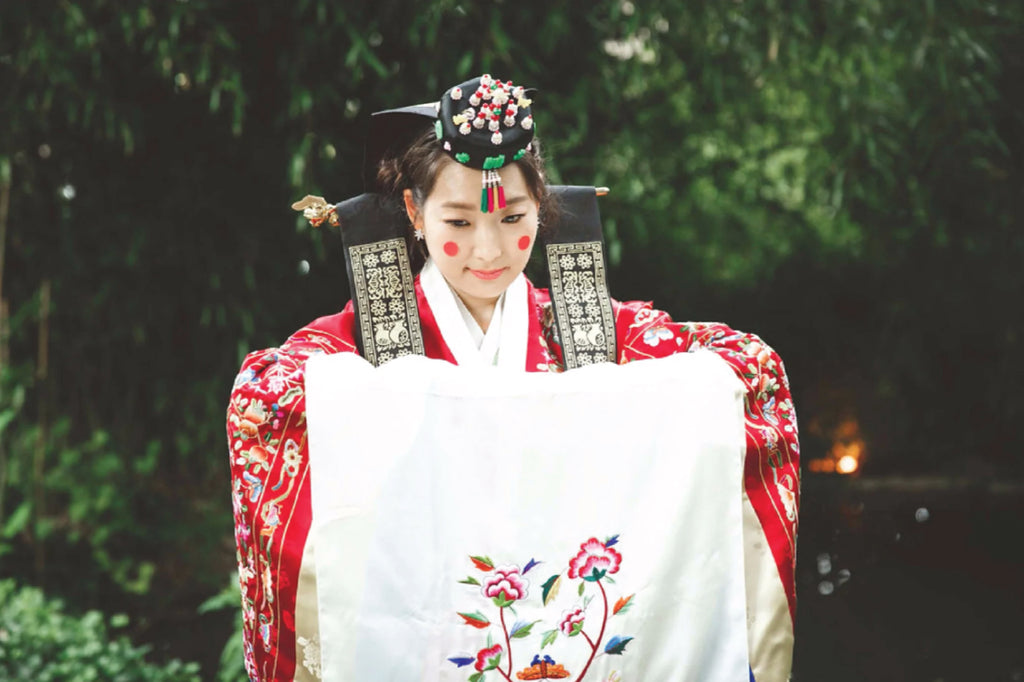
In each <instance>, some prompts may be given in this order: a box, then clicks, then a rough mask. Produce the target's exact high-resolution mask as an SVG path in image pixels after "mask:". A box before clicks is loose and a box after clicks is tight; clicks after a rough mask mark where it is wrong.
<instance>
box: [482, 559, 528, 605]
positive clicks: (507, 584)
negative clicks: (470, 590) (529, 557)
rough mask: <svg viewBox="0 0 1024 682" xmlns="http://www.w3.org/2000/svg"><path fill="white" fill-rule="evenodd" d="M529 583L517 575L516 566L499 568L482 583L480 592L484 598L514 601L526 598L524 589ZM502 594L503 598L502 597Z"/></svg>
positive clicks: (517, 568) (517, 569)
mask: <svg viewBox="0 0 1024 682" xmlns="http://www.w3.org/2000/svg"><path fill="white" fill-rule="evenodd" d="M529 586H530V581H529V580H527V579H526V578H524V577H523V576H521V575H520V574H519V567H518V566H501V567H500V568H496V569H494V572H493V573H491V575H490V576H488V577H487V580H485V581H484V584H483V587H481V588H480V591H481V592H483V594H484V596H485V597H491V598H495V597H497V598H499V599H504V600H505V601H509V600H511V601H515V600H516V599H523V598H525V597H526V588H528V587H529ZM502 592H504V593H505V596H504V597H502V596H501V595H502Z"/></svg>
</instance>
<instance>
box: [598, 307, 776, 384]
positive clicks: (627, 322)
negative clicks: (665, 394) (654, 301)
mask: <svg viewBox="0 0 1024 682" xmlns="http://www.w3.org/2000/svg"><path fill="white" fill-rule="evenodd" d="M613 309H614V311H615V326H616V330H617V332H618V337H619V338H618V341H619V353H620V362H630V361H632V360H640V359H644V358H657V357H665V356H666V355H671V354H673V353H680V352H690V351H695V350H698V349H706V350H710V351H712V352H714V353H716V354H717V355H718V356H719V357H721V358H722V359H723V360H725V361H726V362H728V363H729V365H730V366H731V367H732V368H733V369H734V370H735V371H736V373H737V375H739V376H740V378H741V379H744V381H745V383H747V384H748V385H749V384H750V383H751V381H752V380H753V379H754V378H755V377H757V379H758V382H759V383H760V381H761V380H762V377H767V378H764V379H763V381H764V383H765V386H764V387H761V386H758V387H757V388H758V390H757V391H756V392H757V393H760V392H761V391H762V390H763V389H768V388H769V387H770V386H771V385H772V384H776V385H777V384H779V383H788V380H787V379H786V375H785V371H784V369H783V366H782V359H781V358H780V357H779V355H778V353H776V352H775V350H774V349H773V348H772V347H771V346H769V345H768V344H767V343H766V342H765V341H764V340H763V339H762V338H761V337H760V336H758V335H757V334H753V333H750V332H743V331H739V330H737V329H733V328H732V327H730V326H729V325H727V324H723V323H721V322H676V321H674V320H673V319H672V318H671V316H669V314H668V313H666V312H664V311H662V310H658V309H656V308H654V307H653V306H652V305H651V303H650V302H649V301H624V302H619V301H615V302H613Z"/></svg>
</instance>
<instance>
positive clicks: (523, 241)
mask: <svg viewBox="0 0 1024 682" xmlns="http://www.w3.org/2000/svg"><path fill="white" fill-rule="evenodd" d="M528 248H530V235H527V234H524V235H523V236H522V237H520V238H519V250H520V251H526V250H527V249H528Z"/></svg>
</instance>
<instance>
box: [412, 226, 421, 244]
mask: <svg viewBox="0 0 1024 682" xmlns="http://www.w3.org/2000/svg"><path fill="white" fill-rule="evenodd" d="M412 234H413V236H414V237H416V241H418V242H421V241H423V230H421V229H420V228H418V227H417V228H413V231H412Z"/></svg>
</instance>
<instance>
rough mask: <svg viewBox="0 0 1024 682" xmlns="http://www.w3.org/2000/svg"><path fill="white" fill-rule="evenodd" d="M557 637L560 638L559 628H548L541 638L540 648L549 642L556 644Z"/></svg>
mask: <svg viewBox="0 0 1024 682" xmlns="http://www.w3.org/2000/svg"><path fill="white" fill-rule="evenodd" d="M556 639H558V630H548V631H547V632H545V633H544V637H543V638H542V639H541V640H540V648H541V649H543V648H544V647H546V646H547V645H548V644H554V643H555V640H556Z"/></svg>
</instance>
